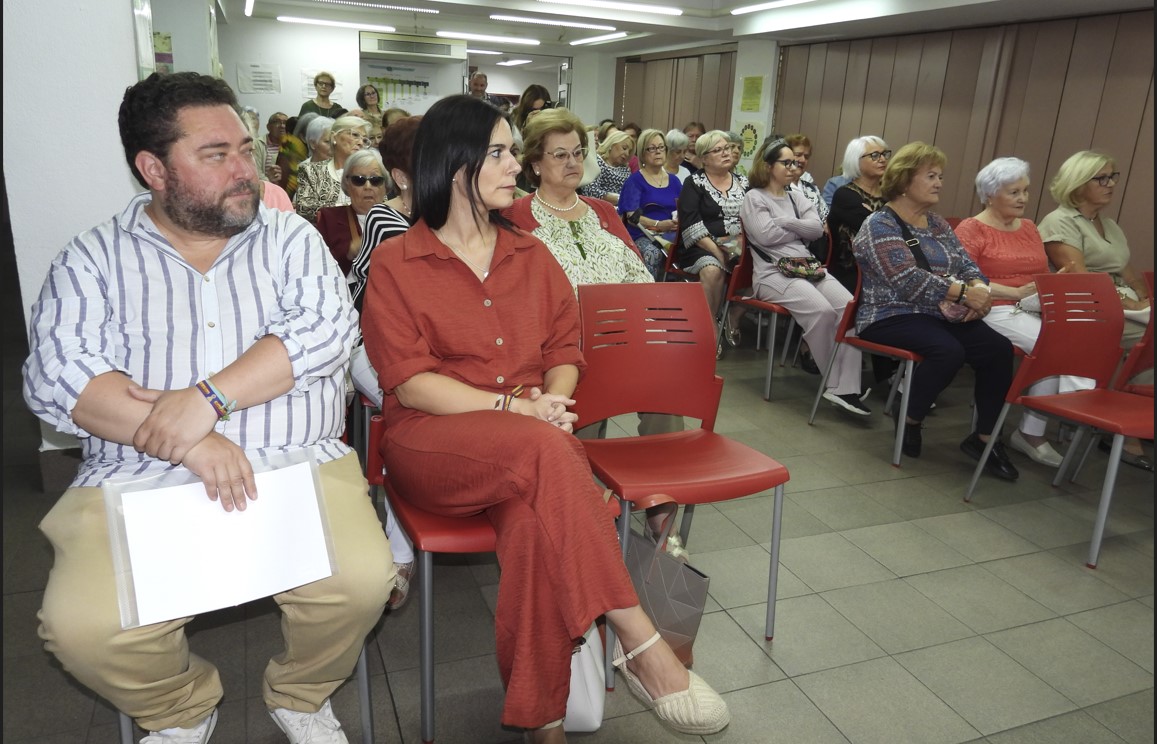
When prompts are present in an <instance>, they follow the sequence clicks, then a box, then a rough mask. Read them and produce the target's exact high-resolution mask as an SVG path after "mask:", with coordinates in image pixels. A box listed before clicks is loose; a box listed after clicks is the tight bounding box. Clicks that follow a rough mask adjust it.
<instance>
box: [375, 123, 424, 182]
mask: <svg viewBox="0 0 1157 744" xmlns="http://www.w3.org/2000/svg"><path fill="white" fill-rule="evenodd" d="M421 123H422V117H421V116H407V117H406V118H405V119H398V120H397V121H395V122H394V123H393V124H391V125H390V126H389V128H388V129H386V130H385V131H383V132H382V141H381V142H380V143H378V152H380V153H381V154H382V163H384V164H385V166H386V171H387V172H388V171H392V170H393V169H394V168H397V169H398V170H400V171H401V172H402V173H405V174H406V175H407V176H411V177H412V176H413V175H414V170H413V169H414V136H415V135H417V134H418V125H419V124H421ZM391 177H392V176H391Z"/></svg>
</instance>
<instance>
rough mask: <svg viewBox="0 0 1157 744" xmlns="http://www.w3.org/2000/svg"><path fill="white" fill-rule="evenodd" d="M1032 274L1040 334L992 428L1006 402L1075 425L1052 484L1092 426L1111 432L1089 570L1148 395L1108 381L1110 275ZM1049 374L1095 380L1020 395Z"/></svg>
mask: <svg viewBox="0 0 1157 744" xmlns="http://www.w3.org/2000/svg"><path fill="white" fill-rule="evenodd" d="M1033 279H1034V280H1035V281H1036V287H1037V292H1038V293H1039V294H1040V299H1041V330H1040V335H1039V336H1037V340H1036V345H1035V346H1034V348H1033V352H1032V354H1027V355H1025V357H1024V359H1023V360H1021V363H1020V368H1019V369H1018V370H1017V372H1016V375H1015V377H1013V380H1012V385H1011V386H1010V387H1009V389H1008V396H1007V397H1006V398H1005V403H1004V407H1003V408H1001V410H1000V416H999V417H998V418H997V421H996V428H995V429H993V431H994V432H1000V428H1001V426H1002V425H1003V424H1004V419H1005V416H1007V415H1008V410H1009V408H1010V407H1011V406H1013V405H1020V406H1023V407H1025V408H1027V409H1029V410H1031V411H1035V412H1037V413H1041V414H1044V415H1046V416H1055V417H1058V418H1061V419H1063V420H1065V421H1068V422H1070V423H1073V424H1076V425H1077V427H1078V428H1077V431H1076V434H1074V435H1073V441H1072V443H1071V444H1070V445H1069V448H1068V451H1067V452H1066V453H1065V458H1064V460H1063V461H1062V462H1061V466H1060V467H1059V468H1057V474H1056V477H1055V478H1054V479H1053V485H1054V486H1056V485H1059V484H1060V482H1061V479H1062V478H1063V477H1064V474H1065V472H1066V470H1068V468H1069V466H1070V465H1071V464H1072V462H1073V461H1074V460H1075V459H1077V458H1076V453H1077V452H1078V451H1079V450H1080V443H1081V439H1082V437H1083V436H1084V435H1085V433H1086V432H1088V431H1089V430H1090V429H1097V430H1100V431H1103V432H1107V433H1111V434H1112V435H1113V446H1112V452H1111V454H1110V456H1109V467H1108V470H1107V471H1106V473H1105V482H1104V483H1103V484H1102V486H1101V503H1100V507H1099V508H1098V509H1097V521H1096V524H1095V525H1094V527H1093V539H1092V543H1091V544H1090V546H1089V560H1088V562H1087V564H1086V565H1088V567H1089V568H1096V566H1097V557H1098V555H1099V554H1100V552H1101V536H1102V535H1103V534H1104V531H1105V520H1106V519H1107V517H1108V515H1109V504H1110V502H1111V501H1112V498H1113V485H1114V483H1115V482H1116V480H1117V468H1118V467H1119V466H1120V459H1121V447H1122V445H1123V444H1124V442H1125V437H1139V438H1141V439H1152V438H1153V401H1152V399H1150V398H1146V397H1144V396H1140V395H1136V394H1133V393H1126V392H1122V391H1120V390H1113V389H1111V388H1110V387H1109V383H1110V381H1111V380H1112V379H1113V372H1114V371H1115V370H1116V367H1117V360H1118V359H1119V358H1120V356H1119V353H1118V345H1117V344H1118V340H1119V339H1120V338H1121V329H1122V327H1123V325H1124V323H1125V317H1124V314H1123V313H1122V312H1121V301H1120V300H1119V299H1118V298H1117V292H1116V289H1115V288H1114V287H1113V280H1112V279H1111V278H1110V277H1109V276H1108V275H1107V274H1099V273H1098V274H1094V273H1090V274H1039V275H1037V276H1035V277H1033ZM1073 349H1080V350H1081V353H1079V354H1074V353H1073ZM1057 375H1074V376H1077V377H1087V378H1089V379H1092V380H1094V381H1095V383H1096V386H1095V387H1094V388H1093V389H1092V390H1078V391H1075V392H1071V393H1064V394H1059V395H1022V391H1023V390H1025V389H1026V388H1027V387H1028V386H1030V385H1032V384H1033V383H1034V382H1036V381H1038V380H1041V379H1044V378H1046V377H1054V376H1057ZM996 441H997V437H996V436H993V437H990V438H989V440H988V443H987V444H986V445H985V447H984V453H983V454H982V455H981V457H980V461H979V462H978V463H977V465H976V469H975V470H974V471H973V473H972V480H971V482H970V483H969V484H968V491H967V492H966V493H965V494H964V500H965V501H970V500H971V499H972V491H973V489H974V488H975V487H976V482H977V480H978V479H979V478H980V473H981V471H982V470H983V469H984V465H983V463H984V462H985V461H986V460H987V459H988V453H989V452H990V451H991V450H992V447H993V445H994V444H995V442H996Z"/></svg>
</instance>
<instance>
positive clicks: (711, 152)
mask: <svg viewBox="0 0 1157 744" xmlns="http://www.w3.org/2000/svg"><path fill="white" fill-rule="evenodd" d="M730 150H731V145H723V146H720V147H716V148H714V149H712V150H708V151H707V152H705V153H703V154H704V155H719V154H720V153H724V152H730Z"/></svg>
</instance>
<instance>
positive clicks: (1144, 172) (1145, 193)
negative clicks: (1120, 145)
mask: <svg viewBox="0 0 1157 744" xmlns="http://www.w3.org/2000/svg"><path fill="white" fill-rule="evenodd" d="M1121 179H1122V180H1121V183H1120V184H1118V186H1117V199H1118V201H1119V202H1120V204H1121V216H1120V218H1119V219H1118V220H1117V221H1118V222H1119V223H1120V224H1121V229H1122V230H1124V231H1125V236H1126V237H1127V238H1128V239H1129V248H1130V250H1132V252H1133V266H1134V267H1136V268H1138V269H1140V270H1142V271H1144V270H1146V269H1152V268H1153V77H1152V75H1150V77H1149V93H1148V95H1147V96H1146V97H1145V107H1144V115H1143V116H1142V118H1141V126H1140V127H1139V128H1138V129H1137V145H1136V147H1135V148H1134V149H1133V160H1132V162H1131V163H1130V165H1129V167H1128V169H1127V170H1126V169H1125V168H1124V167H1122V168H1121Z"/></svg>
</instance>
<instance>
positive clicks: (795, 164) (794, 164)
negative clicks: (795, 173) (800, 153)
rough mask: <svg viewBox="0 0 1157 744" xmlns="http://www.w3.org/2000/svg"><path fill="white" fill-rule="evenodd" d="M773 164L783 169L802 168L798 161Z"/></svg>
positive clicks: (779, 161)
mask: <svg viewBox="0 0 1157 744" xmlns="http://www.w3.org/2000/svg"><path fill="white" fill-rule="evenodd" d="M775 162H777V163H779V164H780V165H782V166H783V167H784V168H802V167H803V163H801V162H799V161H798V160H777V161H775Z"/></svg>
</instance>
